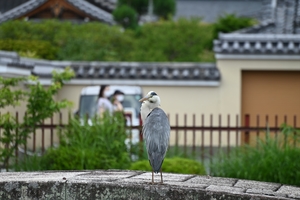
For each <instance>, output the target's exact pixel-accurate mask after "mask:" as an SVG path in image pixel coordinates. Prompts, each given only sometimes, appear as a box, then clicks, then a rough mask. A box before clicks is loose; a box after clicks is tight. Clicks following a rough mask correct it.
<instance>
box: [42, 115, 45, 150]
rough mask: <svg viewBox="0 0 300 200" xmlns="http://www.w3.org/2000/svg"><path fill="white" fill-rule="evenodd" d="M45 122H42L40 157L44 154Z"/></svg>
mask: <svg viewBox="0 0 300 200" xmlns="http://www.w3.org/2000/svg"><path fill="white" fill-rule="evenodd" d="M44 125H45V120H43V123H42V155H43V154H44V152H45V126H44Z"/></svg>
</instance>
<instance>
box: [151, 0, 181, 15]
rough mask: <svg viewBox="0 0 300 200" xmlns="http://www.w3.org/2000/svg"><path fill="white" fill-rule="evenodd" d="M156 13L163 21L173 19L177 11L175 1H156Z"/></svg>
mask: <svg viewBox="0 0 300 200" xmlns="http://www.w3.org/2000/svg"><path fill="white" fill-rule="evenodd" d="M153 6H154V13H155V14H156V15H157V16H159V17H161V18H163V19H172V16H173V15H174V14H175V11H176V1H174V0H163V1H162V0H154V1H153Z"/></svg>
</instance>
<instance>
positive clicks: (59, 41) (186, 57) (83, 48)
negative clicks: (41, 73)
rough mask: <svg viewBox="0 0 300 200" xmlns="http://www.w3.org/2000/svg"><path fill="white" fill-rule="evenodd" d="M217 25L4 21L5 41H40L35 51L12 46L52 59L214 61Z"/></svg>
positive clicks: (187, 21) (1, 32)
mask: <svg viewBox="0 0 300 200" xmlns="http://www.w3.org/2000/svg"><path fill="white" fill-rule="evenodd" d="M15 27H19V29H18V30H16V29H15ZM212 28H213V26H212V25H210V24H203V23H201V21H200V20H199V19H180V20H178V21H163V20H161V21H158V22H154V23H148V24H144V25H143V26H141V27H138V28H137V29H135V30H125V31H124V30H122V29H121V28H120V27H119V26H108V25H105V24H103V23H98V22H89V23H83V24H71V23H69V22H59V21H56V20H46V21H44V22H43V23H36V22H30V21H10V22H6V23H4V24H1V25H0V43H1V41H2V42H4V43H16V44H22V45H30V44H31V42H32V44H33V46H35V44H37V43H39V42H41V44H40V45H38V46H39V48H33V47H30V48H28V49H30V51H29V52H26V51H25V47H24V49H20V47H19V45H13V47H12V48H10V49H9V50H11V51H16V52H18V53H19V54H20V55H22V56H31V57H35V58H36V57H38V58H42V59H50V60H51V59H54V60H82V61H156V62H160V61H185V62H191V61H195V62H211V61H214V55H213V52H212V51H211V50H210V48H211V42H212ZM53 30H56V31H55V32H53ZM20 33H22V34H20ZM19 41H21V43H19ZM44 44H49V45H50V44H51V45H50V46H46V45H44ZM7 45H8V44H5V45H4V46H7ZM22 45H21V46H22ZM0 49H1V47H0ZM42 52H43V53H42Z"/></svg>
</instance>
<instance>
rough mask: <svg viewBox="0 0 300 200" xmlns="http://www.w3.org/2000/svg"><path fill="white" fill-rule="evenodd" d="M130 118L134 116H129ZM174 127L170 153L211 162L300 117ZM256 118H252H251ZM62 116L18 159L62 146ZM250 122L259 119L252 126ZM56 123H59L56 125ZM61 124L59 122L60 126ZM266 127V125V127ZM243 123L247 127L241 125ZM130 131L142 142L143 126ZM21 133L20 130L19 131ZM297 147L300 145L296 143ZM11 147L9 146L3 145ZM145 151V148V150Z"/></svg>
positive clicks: (214, 119) (178, 122) (207, 119)
mask: <svg viewBox="0 0 300 200" xmlns="http://www.w3.org/2000/svg"><path fill="white" fill-rule="evenodd" d="M127 117H129V119H130V118H131V116H130V115H129V116H127ZM168 117H169V120H170V124H171V138H170V144H169V153H170V154H174V155H179V154H180V155H184V156H187V157H190V156H193V157H195V158H196V159H197V160H199V161H202V162H204V161H207V160H208V161H211V160H212V157H213V156H214V155H215V154H216V153H218V152H220V151H222V152H225V153H229V152H230V151H231V150H232V148H235V147H237V146H240V145H243V144H249V145H256V142H257V139H258V138H260V139H263V138H264V137H265V136H266V132H267V131H269V132H270V133H271V136H273V137H278V135H279V133H280V125H281V123H288V122H292V124H290V125H291V126H293V127H295V128H297V129H299V127H297V122H298V124H299V120H300V118H299V117H297V116H293V117H292V119H289V120H288V119H287V116H283V120H281V121H280V120H279V117H278V116H274V119H272V124H273V125H271V126H268V125H267V124H268V122H269V121H271V120H270V118H271V117H270V116H268V115H266V116H264V117H262V116H259V115H257V116H250V115H249V114H247V115H245V116H244V117H243V118H240V116H239V115H235V116H231V115H226V116H224V115H223V116H222V115H208V116H207V115H204V114H202V115H195V114H194V115H192V116H187V115H181V116H180V115H179V114H175V116H170V115H168ZM251 117H252V118H251ZM15 118H16V121H17V122H19V121H20V119H19V114H18V113H16V115H15ZM62 118H63V116H62V114H61V113H60V114H59V115H58V117H56V119H54V117H52V118H50V119H48V120H45V122H44V123H43V124H41V125H37V128H36V130H35V132H33V133H32V134H31V135H30V138H29V139H28V140H27V144H26V145H25V146H23V145H22V146H17V147H16V150H15V156H16V157H17V158H18V156H19V154H21V153H22V154H27V155H28V154H34V153H39V154H43V153H44V152H45V151H46V149H47V148H49V147H53V146H55V145H58V144H59V139H58V137H57V135H56V133H57V131H58V129H63V128H64V127H65V125H66V123H62V121H63V120H62ZM250 119H255V120H254V121H253V120H252V122H251V123H250ZM55 122H56V123H55ZM57 122H58V123H57ZM263 123H264V124H266V125H265V126H262V124H263ZM241 124H243V125H241ZM128 129H129V130H134V129H137V130H139V140H140V141H141V142H142V140H143V138H142V126H141V125H140V126H129V127H128ZM2 132H3V127H2V126H1V124H0V137H1V136H2ZM16 133H17V131H16ZM129 138H131V136H129ZM293 145H297V143H296V141H294V142H293ZM1 147H2V148H8V147H7V146H5V145H4V146H3V145H2V146H1ZM141 151H143V148H141Z"/></svg>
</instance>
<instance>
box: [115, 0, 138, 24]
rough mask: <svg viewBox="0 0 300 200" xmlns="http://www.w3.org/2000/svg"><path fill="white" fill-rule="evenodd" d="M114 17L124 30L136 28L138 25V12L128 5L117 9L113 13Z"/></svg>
mask: <svg viewBox="0 0 300 200" xmlns="http://www.w3.org/2000/svg"><path fill="white" fill-rule="evenodd" d="M113 16H114V20H115V21H117V22H118V23H119V24H121V25H122V26H123V27H124V28H135V27H137V25H138V22H137V21H138V20H137V17H138V16H137V13H136V11H135V10H134V9H133V8H131V7H129V6H127V5H122V6H119V7H117V8H116V9H115V10H114V11H113Z"/></svg>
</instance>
